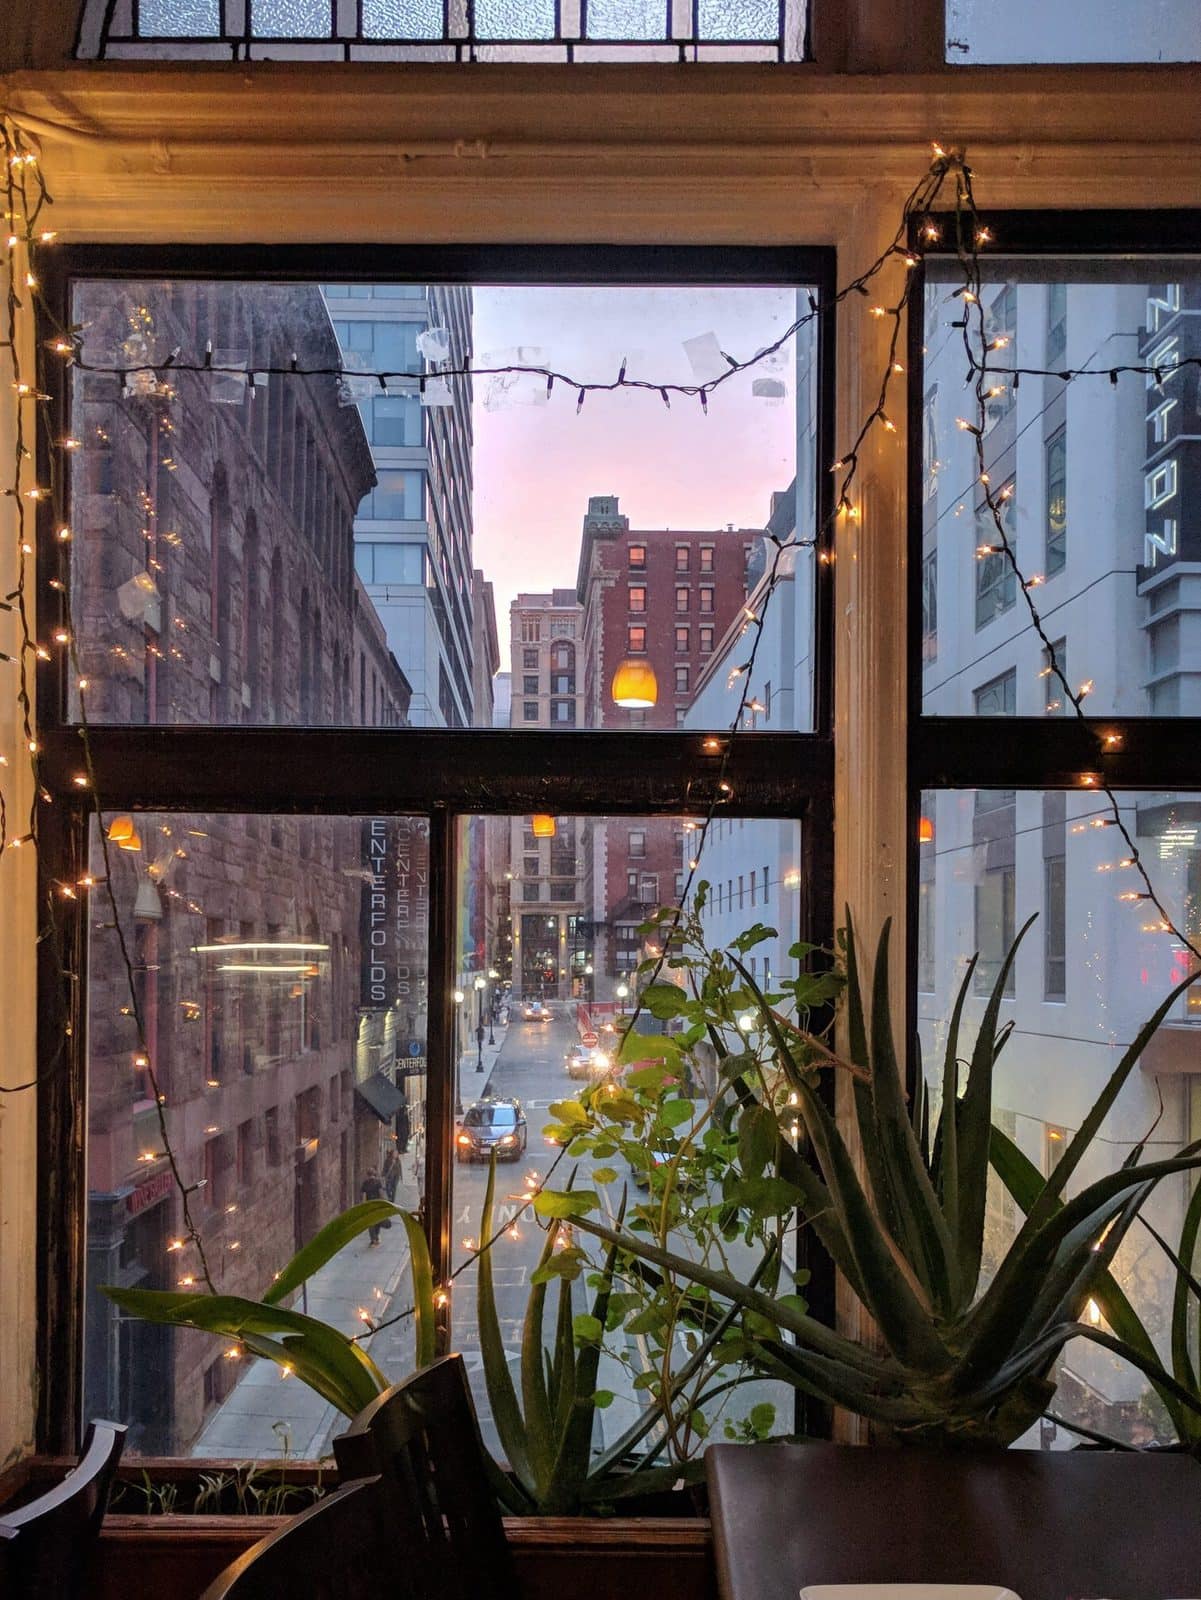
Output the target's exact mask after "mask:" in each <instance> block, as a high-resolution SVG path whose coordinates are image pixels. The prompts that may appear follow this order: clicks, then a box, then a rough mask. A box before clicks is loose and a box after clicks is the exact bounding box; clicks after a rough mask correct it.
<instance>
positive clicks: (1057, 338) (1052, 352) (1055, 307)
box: [1047, 283, 1068, 367]
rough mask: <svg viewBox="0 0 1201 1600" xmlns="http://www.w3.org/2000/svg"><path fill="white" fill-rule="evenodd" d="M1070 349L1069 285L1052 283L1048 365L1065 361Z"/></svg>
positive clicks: (1051, 365) (1048, 313) (1048, 296)
mask: <svg viewBox="0 0 1201 1600" xmlns="http://www.w3.org/2000/svg"><path fill="white" fill-rule="evenodd" d="M1067 349H1068V286H1067V284H1066V283H1052V284H1050V285H1049V286H1048V288H1047V366H1049V367H1056V366H1060V365H1061V364H1062V363H1063V360H1064V357H1065V356H1066V355H1067Z"/></svg>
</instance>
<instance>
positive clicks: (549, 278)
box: [36, 244, 835, 1452]
mask: <svg viewBox="0 0 1201 1600" xmlns="http://www.w3.org/2000/svg"><path fill="white" fill-rule="evenodd" d="M76 277H79V278H88V279H108V280H112V281H122V280H145V279H149V280H157V281H162V280H164V279H167V280H170V279H185V280H189V281H197V282H204V281H215V282H220V281H244V282H249V281H254V280H255V279H262V280H264V281H270V282H303V283H309V282H311V283H317V284H321V283H328V282H336V283H350V284H353V283H357V282H371V281H377V282H379V281H386V282H393V283H394V282H406V281H408V282H413V283H468V284H469V283H472V282H487V283H512V284H530V283H547V284H553V283H557V282H562V283H567V284H570V283H581V282H587V283H596V284H598V285H600V284H629V285H631V286H636V285H643V284H663V283H670V284H673V285H676V284H678V285H680V286H681V287H687V286H694V285H706V284H714V285H734V284H739V283H746V284H761V285H769V284H787V285H795V286H796V287H798V288H802V287H810V288H812V289H813V290H814V291H815V292H816V294H817V295H818V296H819V297H820V298H821V299H822V300H826V299H828V298H830V297H831V296H832V294H833V291H834V284H835V255H834V251H833V250H832V249H830V248H828V247H818V248H800V247H794V246H779V247H776V246H746V247H737V248H728V247H724V246H715V247H708V246H626V245H621V246H609V245H570V246H563V245H553V244H551V245H545V246H542V245H535V246H526V245H522V246H511V245H495V246H476V245H437V246H430V247H428V248H427V247H423V246H404V247H396V246H393V245H314V246H299V245H297V246H280V247H278V248H273V249H272V251H271V252H270V253H269V255H264V252H263V251H262V250H261V248H258V247H256V246H253V245H246V246H242V245H211V246H207V245H131V246H130V245H121V246H117V245H109V244H103V245H101V244H79V245H70V246H64V247H63V248H62V249H61V250H60V251H59V252H57V253H56V256H55V258H54V261H53V263H52V266H51V268H50V270H49V271H47V273H46V274H45V276H44V293H45V295H46V298H47V302H48V304H49V306H50V307H51V308H52V315H54V316H56V317H58V318H59V319H61V320H62V321H63V323H64V324H65V322H67V321H69V320H70V319H69V315H68V308H69V296H70V284H71V281H72V280H73V279H74V278H76ZM833 320H834V319H833V317H830V318H828V319H822V320H821V322H820V323H819V327H818V367H819V387H818V394H819V401H818V406H817V440H816V450H817V457H818V460H822V459H824V458H826V457H827V456H828V455H830V454H831V442H832V439H833V421H834V411H835V383H834V350H833V346H834V338H833V334H834V328H833ZM47 381H48V386H49V387H50V391H51V398H50V402H49V407H50V415H51V417H52V419H53V421H52V426H51V429H50V430H49V432H50V433H51V434H52V435H53V436H54V437H60V436H62V435H63V434H64V433H65V431H66V428H67V418H68V400H69V393H70V383H69V378H68V374H67V372H66V370H65V369H64V368H61V367H58V366H57V364H56V369H55V371H54V372H53V373H52V374H50V375H48V380H47ZM46 441H47V432H46V430H42V432H41V435H40V439H39V456H40V459H39V468H40V469H42V470H48V466H49V464H48V461H47V460H46V459H45V457H46V452H47V450H48V448H49V447H48V444H47V442H46ZM817 477H818V497H817V505H816V510H815V518H814V521H815V528H816V530H817V531H818V541H819V548H824V549H825V550H826V551H827V552H828V551H829V548H830V539H831V536H830V533H829V531H828V530H829V529H830V528H831V526H832V521H831V517H830V511H831V497H832V492H833V491H832V485H831V483H829V482H828V481H827V480H828V479H829V474H826V473H820V472H819V473H818V474H817ZM38 540H39V556H40V559H39V562H38V573H39V579H38V593H37V601H38V607H39V616H40V617H42V618H43V619H50V620H51V621H52V622H53V621H55V620H61V618H62V613H61V610H60V599H59V596H58V595H57V594H56V592H55V590H54V589H53V588H52V587H51V586H50V581H49V580H50V576H51V575H52V574H54V573H55V572H57V570H58V562H57V560H56V559H55V558H54V554H53V553H54V552H56V551H57V550H58V549H59V548H60V547H59V546H58V544H57V541H56V539H55V531H54V525H53V521H52V518H51V515H50V511H49V508H48V507H45V506H43V507H39V514H38ZM629 570H638V571H642V570H645V568H644V567H642V568H637V569H629ZM833 585H834V578H833V563H832V562H829V563H827V562H819V563H815V565H814V604H813V613H814V639H813V650H814V658H815V669H814V704H813V731H811V732H804V733H802V732H794V731H775V732H773V733H771V734H770V735H768V734H764V733H755V732H753V731H749V732H740V734H739V736H738V738H737V739H736V740H734V741H733V743H732V745H731V746H730V749H729V751H728V754H727V755H725V756H724V757H723V756H722V755H720V754H713V753H711V752H706V751H705V750H704V734H703V732H702V731H698V730H683V729H681V730H671V729H668V730H658V729H656V730H653V731H645V732H643V731H638V730H630V729H624V728H616V727H615V728H606V729H597V730H590V731H589V734H588V737H587V738H586V739H584V738H581V739H579V740H575V739H571V740H567V741H564V739H563V736H562V731H561V730H556V729H554V728H547V729H525V728H522V727H513V728H492V727H480V728H458V729H452V728H448V729H441V728H395V727H361V726H349V727H344V728H333V727H328V726H327V727H316V728H311V727H310V728H306V727H285V726H281V727H261V726H254V725H251V724H234V725H230V726H224V725H209V726H203V725H184V724H165V723H158V724H144V725H135V726H129V725H126V726H119V725H97V726H94V727H92V729H91V730H90V738H91V750H92V755H93V763H94V766H93V770H94V774H95V788H96V793H98V794H99V795H100V796H101V798H102V801H103V805H104V808H105V810H106V811H110V810H122V811H125V810H129V811H134V812H136V811H153V812H171V811H176V812H205V811H211V812H223V811H224V812H231V813H235V814H243V815H272V814H276V813H285V814H293V815H322V816H331V817H338V816H356V817H357V816H362V815H375V814H384V815H388V814H397V815H408V816H414V817H422V818H426V819H428V822H429V852H430V881H431V890H430V911H429V918H430V920H429V932H428V957H427V973H428V982H429V992H430V994H431V995H434V994H440V995H441V996H442V997H443V998H442V1003H441V1005H432V1004H431V1006H430V1009H429V1025H428V1038H427V1059H428V1061H429V1068H428V1079H427V1118H428V1125H429V1129H430V1133H429V1137H428V1140H427V1146H426V1156H427V1160H426V1172H425V1193H424V1203H425V1214H426V1216H427V1218H428V1219H429V1225H428V1235H429V1243H430V1250H431V1257H432V1262H433V1268H434V1272H435V1275H436V1277H444V1276H445V1275H446V1274H447V1273H448V1272H449V1270H450V1265H451V1261H452V1232H453V1230H452V1220H453V1212H452V1204H451V1202H452V1199H453V1195H452V1176H453V1168H454V1161H453V1150H452V1138H453V1126H454V1093H453V1085H454V1068H453V1062H454V1050H455V1045H454V1036H455V1017H454V1006H453V1000H452V998H451V997H452V992H453V988H454V979H455V960H456V951H457V944H456V937H455V917H456V911H457V896H458V892H459V886H458V880H457V876H456V874H457V871H458V865H459V862H458V852H457V844H456V838H457V825H458V822H459V820H460V818H463V817H467V816H472V815H485V816H486V815H494V816H514V815H517V816H520V815H527V814H531V813H532V812H534V811H539V812H545V811H550V812H552V813H553V814H555V815H560V816H629V817H655V816H680V815H688V814H694V813H695V812H696V810H697V807H698V802H699V803H704V800H705V798H706V796H707V795H708V794H709V793H710V785H709V783H708V782H707V779H709V780H711V783H712V785H714V786H715V785H716V784H717V782H718V781H719V774H720V779H721V781H724V782H728V783H730V784H731V786H732V788H733V791H734V794H735V796H736V801H735V803H734V805H733V806H732V807H731V810H730V812H729V814H730V815H737V816H741V817H747V818H763V819H770V818H777V819H782V820H786V821H790V822H797V823H799V825H800V827H801V854H800V866H801V874H802V889H801V891H800V898H801V907H800V927H801V930H802V934H801V936H802V938H804V939H806V940H811V941H813V942H815V943H817V944H822V945H828V944H829V943H830V942H831V940H832V937H833V926H834V916H833V902H834V895H833V876H834V840H833V796H834V781H835V778H834V744H833V692H834V661H833V650H832V646H833V625H832V623H833ZM539 632H540V630H539ZM535 645H536V641H535V640H532V639H526V638H525V637H524V634H523V637H522V638H521V639H520V640H519V647H521V646H528V647H534V646H535ZM36 688H37V695H38V704H39V710H40V728H39V736H40V738H41V741H42V744H43V758H42V768H41V778H42V781H43V782H44V783H45V786H46V789H47V791H48V792H49V793H50V795H51V796H52V798H53V803H52V804H49V805H43V806H42V808H41V815H40V824H39V825H40V829H41V849H40V852H39V857H40V861H39V865H40V870H41V872H42V873H43V875H44V879H45V880H46V881H62V880H66V881H72V880H73V879H74V878H77V877H78V876H79V875H80V873H81V871H82V870H83V865H82V864H83V862H84V861H85V860H86V854H87V849H88V837H89V827H90V818H91V813H92V804H91V801H90V799H89V797H88V796H87V795H85V794H82V793H81V792H80V790H79V789H78V788H77V787H76V786H75V785H74V784H73V782H72V775H73V773H74V772H75V770H76V769H77V767H78V759H79V757H78V751H79V730H78V727H77V726H76V725H75V724H73V723H71V722H70V721H69V719H68V715H67V712H68V706H69V700H68V692H67V689H68V686H67V672H66V663H65V662H64V661H61V660H58V659H55V660H52V661H50V662H42V663H39V665H38V671H37V683H36ZM565 753H566V754H567V756H568V757H569V759H567V760H565ZM398 757H399V759H397V758H398ZM723 762H724V764H723ZM63 909H64V912H65V915H62V916H60V926H61V927H62V929H63V944H62V947H61V949H65V950H66V951H68V952H69V953H70V956H71V958H72V960H71V967H72V971H73V972H74V973H75V974H76V980H77V981H76V982H75V984H74V986H73V989H72V991H71V997H70V998H69V999H64V994H63V990H62V987H61V982H60V978H59V973H58V970H57V966H56V960H57V957H58V955H59V954H61V950H60V951H59V952H54V953H52V952H50V951H48V950H47V949H46V948H45V947H44V946H43V947H41V948H40V949H39V957H38V959H39V1010H38V1035H39V1052H40V1059H41V1062H42V1065H43V1069H44V1070H47V1069H48V1068H49V1066H50V1064H51V1062H53V1064H54V1066H55V1070H54V1071H53V1072H48V1076H47V1083H46V1086H45V1091H44V1094H43V1095H42V1096H41V1098H40V1102H39V1135H38V1137H39V1161H38V1256H39V1330H38V1365H39V1369H40V1371H41V1372H42V1373H43V1374H44V1375H46V1381H44V1383H43V1386H42V1390H41V1393H40V1396H39V1416H38V1439H39V1445H40V1446H41V1448H43V1449H47V1450H53V1451H58V1452H62V1451H71V1450H73V1449H75V1448H76V1446H77V1443H78V1438H79V1435H80V1430H81V1426H82V1422H83V1418H82V1415H81V1407H82V1397H83V1381H82V1380H83V1353H84V1292H85V1264H86V1248H87V1188H86V1174H85V1157H84V1150H83V1148H82V1147H81V1143H80V1141H79V1139H78V1137H77V1129H78V1126H79V1118H80V1108H81V1107H83V1106H85V1105H86V1096H87V1075H86V1066H87V1048H86V1027H85V1022H86V1009H87V994H88V986H87V928H88V916H87V908H86V906H84V905H81V904H80V903H78V902H67V903H66V904H65V906H64V908H63ZM65 1022H69V1023H70V1024H71V1031H70V1034H69V1036H68V1038H67V1041H66V1047H65V1048H64V1049H60V1048H59V1046H60V1045H61V1043H62V1041H63V1038H64V1023H65ZM84 1143H86V1141H84ZM806 1253H807V1252H806V1247H805V1234H804V1232H803V1231H802V1233H801V1234H800V1236H799V1257H800V1262H799V1264H801V1265H804V1264H806V1262H805V1257H806ZM808 1264H809V1265H811V1266H812V1267H813V1269H814V1274H815V1276H814V1279H813V1281H812V1283H811V1285H810V1288H809V1291H808V1296H809V1299H810V1303H811V1305H812V1307H813V1309H814V1311H815V1313H816V1314H818V1315H821V1316H823V1317H824V1318H825V1319H826V1320H827V1321H829V1322H831V1323H833V1320H834V1283H833V1273H832V1270H827V1265H826V1262H825V1258H824V1257H822V1256H820V1255H815V1257H814V1259H813V1261H812V1262H811V1263H808ZM444 1347H445V1341H444ZM797 1420H798V1426H803V1427H807V1428H809V1429H814V1428H820V1427H821V1426H822V1425H823V1419H822V1408H820V1407H814V1406H810V1405H808V1404H807V1403H804V1402H799V1411H798V1419H797Z"/></svg>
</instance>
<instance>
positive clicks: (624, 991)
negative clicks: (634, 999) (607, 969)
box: [617, 983, 630, 1017]
mask: <svg viewBox="0 0 1201 1600" xmlns="http://www.w3.org/2000/svg"><path fill="white" fill-rule="evenodd" d="M629 996H630V986H629V984H628V983H619V984H618V985H617V998H618V999H619V1000H620V1001H621V1015H622V1016H623V1017H624V1016H625V1014H626V1001H627V1000H628V999H629Z"/></svg>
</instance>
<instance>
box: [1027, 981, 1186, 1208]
mask: <svg viewBox="0 0 1201 1600" xmlns="http://www.w3.org/2000/svg"><path fill="white" fill-rule="evenodd" d="M1195 982H1196V974H1195V973H1192V974H1190V975H1189V976H1188V977H1187V978H1182V979H1181V981H1180V982H1179V983H1178V984H1176V985H1175V987H1174V988H1172V989H1171V990H1169V992H1168V994H1167V996H1166V997H1165V998H1164V999H1163V1000H1162V1001H1161V1003H1160V1004H1159V1005H1158V1006H1157V1007H1156V1008H1155V1010H1154V1012H1153V1013H1152V1014H1151V1016H1150V1017H1149V1018H1148V1020H1147V1021H1146V1022H1144V1023H1143V1025H1142V1027H1141V1028H1140V1029H1139V1031H1138V1033H1137V1034H1136V1035H1135V1038H1134V1042H1133V1043H1132V1044H1131V1045H1130V1046H1129V1047H1128V1049H1127V1050H1126V1051H1125V1052H1124V1053H1123V1055H1122V1059H1121V1060H1120V1061H1119V1062H1118V1064H1117V1066H1116V1067H1115V1068H1114V1070H1113V1072H1112V1074H1111V1075H1110V1078H1109V1082H1108V1083H1107V1084H1106V1085H1105V1087H1104V1089H1102V1091H1101V1093H1100V1094H1099V1095H1098V1096H1097V1098H1096V1099H1095V1100H1094V1101H1093V1103H1092V1106H1091V1107H1090V1108H1089V1112H1088V1115H1087V1116H1086V1117H1085V1118H1084V1120H1083V1122H1081V1124H1080V1127H1079V1128H1078V1129H1077V1131H1076V1133H1075V1134H1074V1135H1073V1137H1072V1138H1071V1140H1070V1141H1069V1142H1068V1147H1067V1149H1066V1150H1065V1151H1064V1152H1063V1154H1062V1156H1060V1158H1059V1160H1058V1161H1057V1162H1056V1164H1055V1170H1054V1172H1052V1174H1051V1176H1050V1177H1049V1178H1048V1179H1047V1183H1046V1187H1045V1188H1044V1189H1043V1192H1042V1194H1041V1195H1040V1196H1039V1198H1038V1202H1037V1204H1036V1205H1035V1207H1034V1211H1033V1213H1032V1215H1031V1216H1030V1217H1029V1218H1028V1219H1027V1220H1028V1222H1029V1223H1033V1224H1035V1225H1037V1224H1038V1223H1040V1222H1041V1221H1042V1220H1043V1217H1044V1215H1045V1213H1046V1212H1047V1211H1049V1210H1050V1209H1051V1201H1052V1200H1055V1199H1057V1198H1058V1197H1059V1196H1060V1195H1061V1194H1062V1193H1063V1191H1064V1188H1065V1186H1066V1184H1067V1182H1068V1179H1069V1178H1070V1177H1071V1176H1072V1174H1073V1173H1074V1172H1075V1170H1076V1168H1077V1167H1078V1166H1079V1165H1080V1163H1081V1161H1082V1160H1083V1159H1084V1156H1085V1153H1086V1152H1087V1150H1088V1149H1089V1146H1090V1145H1091V1144H1092V1142H1093V1140H1094V1139H1095V1138H1096V1136H1097V1134H1098V1133H1099V1132H1100V1129H1101V1124H1102V1123H1103V1122H1104V1121H1105V1118H1106V1117H1107V1116H1108V1115H1109V1112H1110V1109H1111V1107H1112V1106H1113V1103H1114V1101H1115V1100H1116V1099H1117V1097H1118V1094H1119V1093H1120V1092H1121V1089H1122V1086H1123V1085H1124V1084H1125V1082H1126V1079H1127V1078H1128V1077H1129V1076H1130V1074H1131V1072H1132V1071H1133V1070H1134V1067H1135V1065H1136V1064H1137V1062H1138V1058H1139V1056H1141V1055H1142V1053H1143V1051H1144V1050H1145V1049H1146V1048H1147V1044H1148V1042H1149V1040H1150V1038H1151V1035H1152V1034H1153V1033H1154V1032H1155V1030H1156V1029H1157V1028H1158V1027H1159V1025H1160V1023H1161V1022H1162V1021H1163V1019H1164V1018H1165V1017H1166V1016H1167V1014H1168V1012H1169V1011H1170V1010H1171V1008H1172V1005H1173V1003H1174V1002H1175V1000H1176V998H1177V996H1179V995H1182V994H1183V993H1184V991H1185V990H1186V989H1187V988H1189V987H1190V986H1191V985H1192V984H1193V983H1195Z"/></svg>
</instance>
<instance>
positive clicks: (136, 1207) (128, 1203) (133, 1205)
mask: <svg viewBox="0 0 1201 1600" xmlns="http://www.w3.org/2000/svg"><path fill="white" fill-rule="evenodd" d="M171 1186H172V1178H171V1172H170V1169H165V1170H164V1171H162V1172H156V1173H155V1174H154V1176H153V1178H147V1179H146V1181H145V1183H139V1184H138V1186H137V1188H136V1189H134V1190H132V1191H131V1192H130V1193H129V1194H127V1195H126V1196H125V1209H126V1211H128V1212H129V1214H130V1216H131V1217H136V1216H137V1214H138V1213H139V1211H145V1209H146V1207H147V1206H152V1205H154V1204H155V1203H156V1202H157V1201H159V1200H161V1199H163V1197H164V1196H165V1195H169V1194H170V1193H171Z"/></svg>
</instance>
